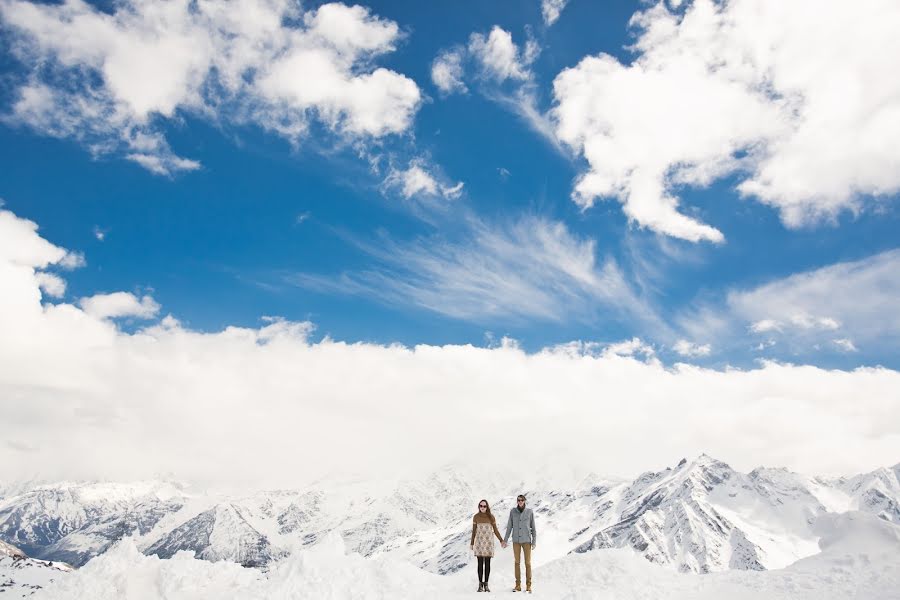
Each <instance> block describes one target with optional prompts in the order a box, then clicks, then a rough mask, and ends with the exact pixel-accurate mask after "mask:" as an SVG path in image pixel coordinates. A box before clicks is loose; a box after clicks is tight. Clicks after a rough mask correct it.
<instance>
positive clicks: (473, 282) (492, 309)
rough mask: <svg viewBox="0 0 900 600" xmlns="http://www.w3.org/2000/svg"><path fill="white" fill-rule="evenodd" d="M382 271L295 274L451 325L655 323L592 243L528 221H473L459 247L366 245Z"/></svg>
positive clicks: (437, 241)
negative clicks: (601, 317)
mask: <svg viewBox="0 0 900 600" xmlns="http://www.w3.org/2000/svg"><path fill="white" fill-rule="evenodd" d="M361 247H362V248H363V249H364V250H365V251H366V252H368V253H369V254H370V255H372V256H373V257H374V258H375V259H377V260H378V261H379V262H380V263H381V265H382V268H381V269H379V270H367V271H363V272H351V273H343V274H342V275H341V276H340V277H338V278H335V277H332V276H321V275H311V274H297V275H294V276H292V277H291V278H290V280H291V281H292V282H293V283H295V284H297V285H300V286H304V287H308V288H314V289H319V290H321V291H328V292H344V293H356V294H366V295H371V296H375V297H376V298H378V299H380V300H381V301H383V302H387V303H390V304H392V305H396V304H413V305H417V306H419V307H422V308H426V309H428V310H431V311H434V312H438V313H441V314H444V315H448V316H451V317H455V318H459V319H466V320H474V321H484V320H496V319H500V320H507V321H509V320H522V319H542V320H550V321H559V320H562V319H563V318H581V319H584V318H588V316H589V315H591V314H594V313H595V312H596V311H597V310H599V309H600V307H603V310H605V311H606V312H609V311H613V312H617V313H622V314H626V315H628V316H629V317H631V318H640V319H643V320H647V321H649V320H652V319H654V315H653V312H652V311H651V310H650V309H649V307H647V306H646V305H645V304H644V303H643V301H642V300H640V299H639V298H637V297H636V296H635V295H634V294H633V292H632V290H631V288H630V287H629V285H628V283H627V281H626V280H625V278H624V276H623V275H622V273H621V271H620V269H619V267H618V266H617V265H616V263H615V261H613V260H612V259H607V260H605V261H604V262H602V263H601V264H598V263H597V258H596V249H595V244H594V242H593V240H582V239H579V238H577V237H576V236H573V235H572V234H571V233H570V232H569V231H568V229H567V228H566V226H565V225H563V224H562V223H559V222H554V221H548V220H546V219H542V218H537V217H528V218H524V219H521V220H520V221H518V222H515V223H512V224H510V225H506V226H499V227H494V226H490V225H488V224H486V223H484V222H482V221H479V220H476V219H474V218H471V219H469V220H468V221H467V223H466V224H465V231H464V232H463V234H462V235H461V236H460V238H459V239H456V240H447V239H444V238H440V237H433V238H423V239H417V240H414V241H412V242H407V243H403V244H398V243H395V242H392V241H391V240H387V239H381V240H379V242H378V244H377V245H374V244H361Z"/></svg>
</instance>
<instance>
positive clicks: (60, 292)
mask: <svg viewBox="0 0 900 600" xmlns="http://www.w3.org/2000/svg"><path fill="white" fill-rule="evenodd" d="M34 278H35V280H36V281H37V284H38V287H40V288H41V290H43V291H44V293H46V294H47V295H48V296H52V297H54V298H62V297H63V296H64V295H65V294H66V281H65V280H64V279H63V278H62V277H60V276H59V275H55V274H53V273H45V272H43V271H38V272H37V273H35V274H34Z"/></svg>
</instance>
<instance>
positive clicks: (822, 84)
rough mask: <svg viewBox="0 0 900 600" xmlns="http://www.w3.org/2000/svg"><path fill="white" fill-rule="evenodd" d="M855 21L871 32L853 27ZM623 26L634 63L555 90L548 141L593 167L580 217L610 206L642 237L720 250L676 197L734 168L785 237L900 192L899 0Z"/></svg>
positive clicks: (562, 81) (611, 60)
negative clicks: (644, 233)
mask: <svg viewBox="0 0 900 600" xmlns="http://www.w3.org/2000/svg"><path fill="white" fill-rule="evenodd" d="M860 11H862V12H863V13H864V14H871V15H878V24H877V26H872V27H870V26H862V25H852V26H848V24H857V23H859V20H858V15H859V14H860ZM631 24H632V25H633V26H634V27H635V28H636V30H637V32H638V35H637V39H636V42H635V44H634V49H635V51H636V52H637V58H636V59H635V60H634V61H633V62H632V63H631V64H627V65H626V64H623V63H621V62H619V61H618V60H617V59H616V58H615V57H613V56H610V55H607V54H599V55H597V56H590V57H586V58H584V59H583V60H582V61H581V62H580V63H579V64H578V65H576V66H575V67H572V68H569V69H566V70H564V71H563V72H561V73H560V74H559V75H558V76H557V78H556V80H555V81H554V94H555V99H556V102H557V105H556V107H555V111H554V116H555V121H556V129H557V135H558V136H559V138H560V139H561V140H563V141H564V142H565V143H566V144H568V145H570V146H571V147H572V148H574V149H575V150H576V151H578V152H580V153H581V154H582V155H583V156H584V157H585V158H586V159H587V162H588V165H589V168H588V170H587V171H586V172H585V173H584V174H582V175H581V176H580V177H579V178H578V180H577V182H576V184H575V188H574V191H573V199H574V200H575V201H576V202H577V203H578V204H579V205H581V206H582V207H584V208H587V207H590V206H591V205H592V204H593V203H594V202H595V201H596V199H598V198H615V199H617V200H619V201H620V202H621V203H622V205H623V209H624V211H625V213H626V214H627V215H628V217H629V219H630V220H631V221H633V222H634V223H636V224H637V225H639V226H642V227H647V228H650V229H652V230H654V231H658V232H660V233H664V234H667V235H671V236H674V237H678V238H682V239H686V240H691V241H701V240H709V241H713V242H719V241H721V240H722V239H723V235H722V233H721V232H720V231H719V230H717V229H716V228H714V227H712V226H710V225H708V224H705V223H703V222H702V220H701V219H700V218H699V217H695V216H688V215H687V214H684V212H682V211H680V210H679V199H678V198H677V196H676V195H675V193H674V191H673V188H674V186H676V185H694V186H705V185H708V184H709V183H711V182H712V181H714V180H716V179H719V178H721V177H723V176H725V175H729V174H733V173H738V175H739V176H740V177H741V178H742V180H741V182H740V184H739V185H738V189H739V190H740V192H741V193H742V194H745V195H747V196H752V197H755V198H757V199H758V200H760V201H762V202H765V203H767V204H769V205H771V206H773V207H775V208H776V209H777V210H778V211H779V212H780V215H781V218H782V220H783V222H784V223H785V224H786V225H788V226H790V227H797V226H801V225H809V224H813V223H815V222H817V221H818V220H821V219H822V218H833V217H835V216H836V215H837V214H838V213H840V212H841V211H842V210H851V211H858V210H860V209H861V208H862V207H863V206H864V203H865V202H866V198H868V197H870V196H886V195H890V194H893V193H895V192H896V191H897V190H898V189H900V99H898V98H900V82H898V80H897V78H894V77H888V76H886V74H887V73H893V72H895V71H897V70H898V68H900V59H898V57H900V41H898V37H897V36H896V35H894V32H895V31H896V30H897V28H898V27H900V8H898V5H897V4H896V3H893V2H890V0H868V1H866V2H864V3H862V4H853V5H850V4H847V3H845V2H839V1H828V2H818V1H813V0H805V1H801V2H789V3H779V2H766V3H757V2H753V1H751V0H736V1H733V2H713V1H712V0H695V1H694V2H692V3H690V4H689V5H688V6H687V8H686V9H681V8H679V9H674V8H673V9H672V10H670V9H669V8H667V6H666V4H665V2H658V3H657V4H655V5H654V6H653V7H651V8H649V9H647V10H645V11H643V12H638V13H636V14H635V15H634V16H633V17H632V20H631Z"/></svg>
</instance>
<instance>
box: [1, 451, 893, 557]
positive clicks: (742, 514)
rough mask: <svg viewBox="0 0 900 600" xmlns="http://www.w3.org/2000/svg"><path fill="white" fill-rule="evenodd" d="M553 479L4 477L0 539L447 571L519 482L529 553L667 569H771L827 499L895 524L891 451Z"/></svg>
mask: <svg viewBox="0 0 900 600" xmlns="http://www.w3.org/2000/svg"><path fill="white" fill-rule="evenodd" d="M494 481H496V478H494ZM554 485H555V487H554ZM554 485H550V484H541V483H540V482H532V483H526V482H517V484H516V485H515V486H512V485H510V486H502V485H501V486H497V485H494V484H491V483H486V482H484V481H478V480H477V478H472V477H467V476H466V474H465V473H463V472H462V470H461V469H454V468H452V467H445V468H443V469H441V470H439V471H437V472H435V473H433V474H432V475H431V476H429V477H427V478H425V479H422V480H415V481H399V482H392V483H389V484H388V483H385V482H381V483H380V484H379V485H377V486H373V485H370V484H368V483H366V482H363V481H323V482H319V483H317V484H315V485H313V486H310V487H309V488H307V489H303V490H279V491H265V492H254V493H250V494H244V495H221V494H209V493H198V492H194V491H191V490H190V489H189V488H188V487H186V486H183V485H179V484H175V483H171V482H159V481H150V482H139V483H128V484H125V483H97V482H62V483H55V484H41V485H31V486H24V487H23V486H18V487H12V486H7V487H2V486H0V489H6V490H14V491H12V492H9V493H6V495H4V496H3V497H0V540H2V541H4V542H6V543H7V544H12V545H13V546H16V547H17V548H19V549H21V551H22V552H23V553H24V554H25V555H27V556H29V557H33V559H40V560H42V561H62V562H65V563H70V564H72V565H74V566H81V565H84V564H85V563H87V562H88V561H90V560H91V559H92V558H93V557H95V556H98V555H100V554H103V553H104V552H106V551H107V550H108V549H109V548H110V547H111V546H112V545H113V544H115V542H116V541H118V540H120V539H122V538H124V537H131V538H133V539H134V540H135V543H136V545H137V547H138V548H139V549H140V550H141V551H142V552H144V553H145V554H147V555H157V556H159V557H161V558H170V557H172V556H174V555H175V554H176V553H178V552H181V551H187V552H190V553H193V554H194V555H195V556H196V557H197V558H201V559H205V560H208V561H214V562H215V561H231V562H235V563H239V564H241V565H244V566H247V567H258V568H262V569H266V568H268V567H269V565H271V564H273V563H274V562H275V561H277V560H278V559H280V558H283V557H285V556H287V555H289V554H291V553H292V552H294V551H295V550H297V549H300V548H305V547H310V546H314V545H316V544H317V543H318V542H319V541H321V540H323V539H325V537H326V536H328V535H329V534H333V533H336V534H339V535H340V537H341V538H342V539H343V543H344V545H345V547H346V548H347V550H349V551H353V552H357V553H359V554H361V555H363V556H366V557H371V556H391V557H396V558H400V559H403V560H407V561H409V562H411V563H413V564H415V565H418V566H420V567H421V568H423V569H425V570H426V571H430V572H433V573H440V574H447V573H453V572H455V571H458V570H459V569H461V568H463V567H464V566H466V565H467V564H468V542H469V534H470V531H471V518H472V514H473V513H474V507H475V506H476V505H477V503H478V500H479V499H480V498H483V497H488V498H492V499H494V500H493V512H494V514H495V516H496V518H497V522H498V526H499V528H500V530H501V533H503V532H504V529H505V524H506V515H507V514H508V511H509V510H510V509H511V508H512V506H513V502H514V498H515V496H516V494H518V493H522V492H524V493H525V494H526V495H527V496H528V505H529V506H530V507H531V508H532V509H534V511H535V517H536V523H537V529H538V547H539V548H540V552H539V553H538V552H536V554H535V559H534V560H535V563H536V564H538V565H539V564H543V563H546V562H549V561H551V560H553V559H556V558H559V557H561V556H564V555H566V554H580V553H588V552H591V551H594V550H598V549H603V548H625V549H630V550H631V551H632V552H634V553H636V554H638V555H640V556H642V557H644V558H645V559H647V560H648V561H650V562H652V563H656V564H659V565H665V566H669V567H671V568H673V569H675V570H678V571H683V572H695V573H709V572H716V571H727V570H745V571H746V570H766V569H776V568H781V567H784V566H786V565H788V564H791V563H794V562H796V561H798V560H800V559H802V558H804V557H808V556H811V555H813V554H816V553H817V552H818V551H819V544H818V540H819V535H818V534H817V533H816V532H815V530H814V527H813V523H814V522H815V521H816V519H817V518H818V517H820V516H822V515H825V514H840V513H845V512H848V511H862V512H866V513H870V514H872V515H875V516H876V517H878V518H880V519H882V520H883V521H886V522H889V523H893V524H897V525H900V464H898V465H895V466H894V467H891V468H882V469H878V470H876V471H872V472H870V473H864V474H860V475H856V476H853V477H844V478H823V477H811V476H806V475H801V474H798V473H793V472H791V471H788V470H786V469H772V468H758V469H755V470H753V471H751V472H749V473H741V472H738V471H736V470H734V469H732V468H731V467H730V466H729V465H727V464H726V463H724V462H721V461H718V460H716V459H714V458H711V457H709V456H706V455H701V456H699V457H697V458H695V459H694V460H690V461H689V460H686V459H685V460H681V461H680V462H679V463H677V464H676V465H674V466H672V467H669V468H666V469H664V470H661V471H655V472H647V473H643V474H641V475H640V476H638V477H637V478H635V479H634V480H629V481H622V480H616V479H608V478H601V477H597V476H589V477H586V478H584V479H583V480H581V481H579V482H576V483H574V484H569V485H559V484H554Z"/></svg>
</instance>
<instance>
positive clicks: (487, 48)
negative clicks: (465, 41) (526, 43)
mask: <svg viewBox="0 0 900 600" xmlns="http://www.w3.org/2000/svg"><path fill="white" fill-rule="evenodd" d="M469 52H470V54H471V55H472V56H473V57H475V59H476V60H477V61H478V63H479V65H480V67H481V71H482V73H483V74H484V75H485V76H486V77H489V78H491V79H494V80H496V81H498V82H503V81H506V80H510V79H511V80H519V81H524V80H526V79H529V78H530V77H531V73H530V71H529V70H528V69H529V65H530V62H531V60H533V59H534V54H535V53H534V51H533V50H532V51H530V52H525V53H522V52H520V50H519V47H518V46H516V44H515V43H514V42H513V41H512V34H511V33H510V32H508V31H506V30H505V29H502V28H501V27H499V26H497V25H495V26H494V27H493V28H492V29H491V32H490V34H488V35H487V37H485V36H484V35H483V34H481V33H473V34H472V35H471V37H470V38H469Z"/></svg>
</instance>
